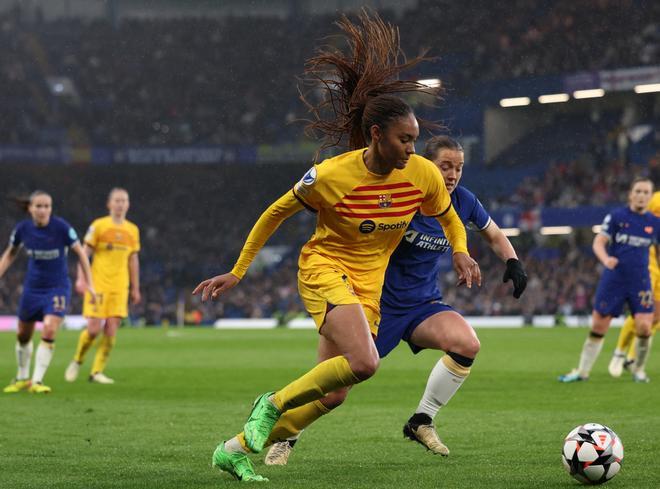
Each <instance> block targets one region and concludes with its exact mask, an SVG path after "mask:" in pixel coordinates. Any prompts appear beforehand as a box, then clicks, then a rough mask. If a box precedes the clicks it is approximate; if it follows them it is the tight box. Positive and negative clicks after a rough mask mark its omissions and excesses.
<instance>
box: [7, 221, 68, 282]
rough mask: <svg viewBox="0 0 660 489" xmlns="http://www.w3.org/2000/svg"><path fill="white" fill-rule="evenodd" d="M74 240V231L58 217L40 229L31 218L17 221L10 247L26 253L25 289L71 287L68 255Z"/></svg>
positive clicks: (10, 239)
mask: <svg viewBox="0 0 660 489" xmlns="http://www.w3.org/2000/svg"><path fill="white" fill-rule="evenodd" d="M76 241H78V235H77V234H76V231H75V230H74V229H73V228H72V227H71V225H70V224H69V223H68V222H66V221H65V220H64V219H60V218H59V217H54V216H53V217H51V218H50V221H49V222H48V225H46V226H43V227H38V226H36V225H35V224H34V222H33V221H32V219H26V220H24V221H21V222H19V223H18V224H17V225H16V227H15V228H14V231H13V232H12V233H11V237H10V238H9V244H10V245H11V246H14V247H17V248H18V247H23V248H25V251H26V253H27V256H28V269H27V274H26V276H25V282H24V287H25V289H27V290H45V289H54V288H62V287H70V286H71V283H70V281H69V274H68V270H67V254H68V251H69V247H70V246H71V245H72V244H73V243H75V242H76Z"/></svg>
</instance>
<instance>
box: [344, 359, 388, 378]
mask: <svg viewBox="0 0 660 489" xmlns="http://www.w3.org/2000/svg"><path fill="white" fill-rule="evenodd" d="M349 363H350V365H351V370H352V371H353V374H354V375H355V376H356V377H357V378H358V379H360V380H367V379H368V378H369V377H372V376H373V375H374V374H375V373H376V370H378V365H379V364H380V360H379V358H378V355H365V356H363V357H360V358H356V359H354V360H353V361H349Z"/></svg>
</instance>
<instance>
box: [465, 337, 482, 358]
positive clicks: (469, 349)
mask: <svg viewBox="0 0 660 489" xmlns="http://www.w3.org/2000/svg"><path fill="white" fill-rule="evenodd" d="M479 350H481V342H480V341H479V338H477V337H476V336H472V337H471V338H470V339H469V340H467V341H466V342H465V350H464V351H465V353H463V355H464V356H466V357H468V358H475V357H476V356H477V354H478V353H479Z"/></svg>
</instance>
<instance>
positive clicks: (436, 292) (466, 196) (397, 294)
mask: <svg viewBox="0 0 660 489" xmlns="http://www.w3.org/2000/svg"><path fill="white" fill-rule="evenodd" d="M451 202H452V205H453V206H454V209H455V210H456V213H457V214H458V215H459V217H460V218H461V220H462V221H463V223H464V224H465V225H466V226H470V225H471V227H475V228H476V229H477V230H479V231H481V230H483V229H486V227H487V226H488V224H490V221H491V219H490V216H489V215H488V213H487V212H486V210H485V209H484V207H483V205H481V202H479V199H477V197H476V196H475V195H474V194H473V193H472V192H470V191H469V190H468V189H466V188H464V187H461V186H458V187H456V189H455V190H454V191H453V192H452V194H451ZM450 248H451V247H450V245H449V241H448V240H447V238H446V236H445V233H444V231H443V229H442V226H440V223H439V222H438V220H437V219H436V218H434V217H426V216H422V215H421V214H416V215H415V217H414V218H413V220H412V221H411V222H410V225H409V226H408V229H407V230H406V233H405V234H404V237H403V239H402V240H401V243H399V246H398V247H397V248H396V250H395V251H394V253H393V254H392V256H391V258H390V262H389V265H388V266H387V271H386V272H385V283H384V285H383V294H382V297H381V309H382V310H383V311H387V310H390V311H392V310H400V309H405V308H409V307H415V306H418V305H420V304H424V303H428V302H430V301H437V300H440V299H442V293H441V292H440V287H439V285H438V274H439V272H440V267H441V263H440V259H439V258H440V256H441V255H442V254H443V253H446V252H447V251H449V249H450Z"/></svg>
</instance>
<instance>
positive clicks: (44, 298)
mask: <svg viewBox="0 0 660 489" xmlns="http://www.w3.org/2000/svg"><path fill="white" fill-rule="evenodd" d="M70 299H71V286H67V287H58V288H55V289H43V290H31V289H25V290H24V291H23V295H22V296H21V301H20V303H19V304H18V319H20V320H21V321H24V322H28V323H29V322H34V321H43V319H44V316H47V315H49V314H50V315H53V316H59V317H64V315H65V314H66V311H67V309H68V308H69V302H70Z"/></svg>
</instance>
